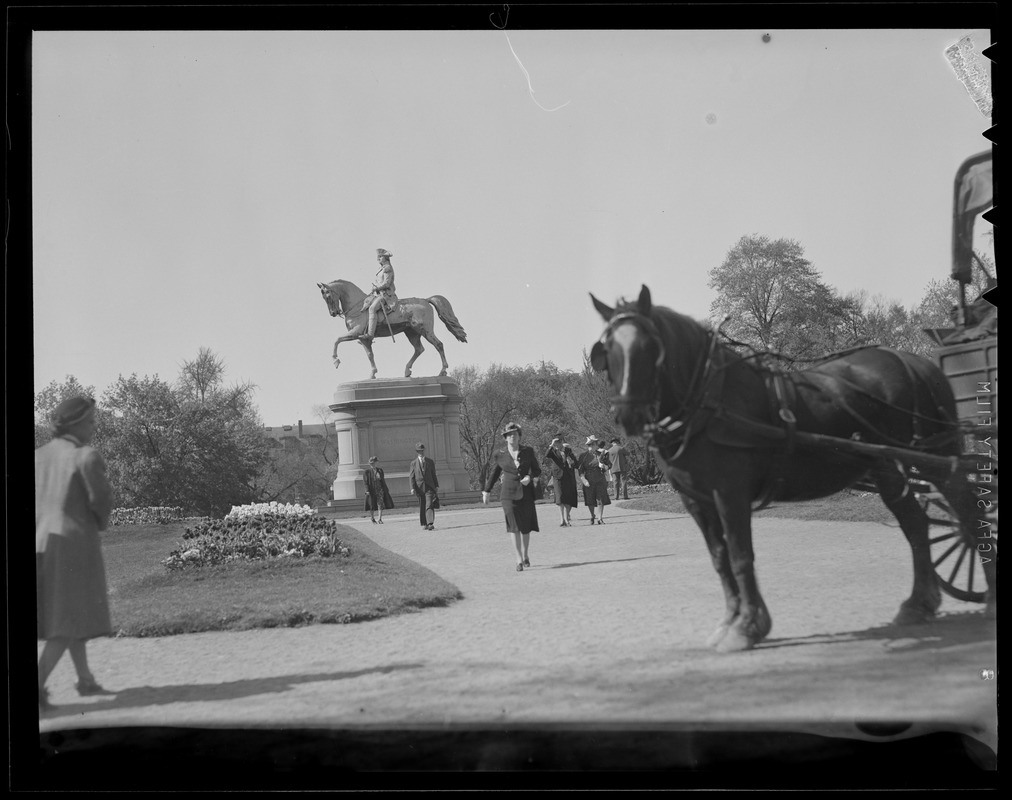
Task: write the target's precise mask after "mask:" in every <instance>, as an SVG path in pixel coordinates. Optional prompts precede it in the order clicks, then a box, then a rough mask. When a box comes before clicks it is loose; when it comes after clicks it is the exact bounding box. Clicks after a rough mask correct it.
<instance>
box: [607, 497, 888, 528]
mask: <svg viewBox="0 0 1012 800" xmlns="http://www.w3.org/2000/svg"><path fill="white" fill-rule="evenodd" d="M622 507H623V508H634V509H637V510H638V511H659V512H676V513H685V506H684V505H682V501H681V500H680V499H679V497H678V495H677V494H675V493H674V492H661V493H657V494H649V495H641V496H640V497H636V498H630V499H629V500H623V501H622ZM755 516H756V517H785V518H787V519H803V520H804V519H810V520H835V521H838V522H884V523H886V524H893V525H896V524H897V523H896V517H894V516H893V515H892V512H890V511H889V509H888V508H886V507H885V503H883V502H882V499H881V498H880V497H879V496H878V495H877V494H871V493H868V492H857V491H850V490H848V491H844V492H840V493H839V494H834V495H832V496H830V497H824V498H822V499H820V500H809V501H807V502H804V503H773V504H772V505H770V506H769V508H766V509H765V510H763V511H759V512H757V513H756V514H755Z"/></svg>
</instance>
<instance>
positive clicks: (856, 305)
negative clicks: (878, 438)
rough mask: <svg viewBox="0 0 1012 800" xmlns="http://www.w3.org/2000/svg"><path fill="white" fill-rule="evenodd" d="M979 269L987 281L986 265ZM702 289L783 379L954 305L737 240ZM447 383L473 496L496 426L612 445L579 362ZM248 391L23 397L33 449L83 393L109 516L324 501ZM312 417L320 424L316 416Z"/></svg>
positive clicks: (217, 375) (916, 348) (220, 388)
mask: <svg viewBox="0 0 1012 800" xmlns="http://www.w3.org/2000/svg"><path fill="white" fill-rule="evenodd" d="M979 258H980V263H982V264H983V265H984V266H985V268H987V269H989V270H990V271H991V273H992V275H993V273H994V264H993V262H991V261H990V260H989V259H988V258H987V257H986V256H983V257H979ZM708 277H709V285H710V287H711V288H712V289H714V290H715V292H716V298H715V299H714V300H713V303H712V305H711V308H710V312H711V314H710V323H711V324H714V325H718V324H719V325H720V326H721V330H722V332H723V333H724V334H725V335H726V337H727V338H728V339H729V340H731V341H733V342H735V343H737V346H738V347H741V348H751V349H753V350H756V351H768V352H773V353H777V354H780V355H781V356H783V357H784V359H785V361H784V363H785V364H786V365H787V367H788V368H790V367H791V365H792V364H793V363H794V362H797V363H800V364H803V362H804V360H805V359H810V358H815V357H817V356H820V355H823V354H825V353H828V352H832V351H836V350H842V349H846V348H849V347H854V346H859V345H864V344H884V345H888V346H891V347H895V348H897V349H900V350H907V351H910V352H914V353H920V354H922V355H927V356H930V355H931V351H932V349H933V348H934V344H933V343H932V341H931V340H930V339H929V337H928V336H927V335H926V334H925V333H924V332H923V329H925V328H944V327H949V326H951V324H952V319H951V312H952V308H953V305H954V303H955V302H956V288H955V284H954V282H953V281H951V280H949V279H947V278H944V277H943V278H937V279H934V280H931V281H929V282H928V284H927V287H926V289H925V292H924V295H923V297H922V299H921V301H920V302H919V303H918V304H917V305H916V306H914V307H912V308H905V307H904V306H903V305H902V304H900V303H897V302H894V301H891V300H888V299H885V298H882V297H881V296H878V295H871V294H869V293H868V292H866V291H858V292H852V293H850V294H846V295H841V294H840V293H838V292H837V291H836V290H835V289H833V288H832V287H831V286H829V285H827V284H826V283H825V282H824V281H823V280H822V277H821V275H820V274H819V272H818V270H816V269H815V267H814V265H813V264H812V263H811V262H810V261H809V260H808V259H806V258H805V255H804V250H803V248H802V247H801V245H800V244H798V243H797V242H795V241H792V240H789V239H777V240H772V239H770V238H769V237H766V236H760V235H757V234H753V235H750V236H744V237H742V238H741V239H740V240H739V241H738V242H737V243H736V244H735V245H734V246H733V247H732V248H731V249H730V250H729V252H728V254H727V257H726V258H725V259H724V261H723V263H721V264H720V265H719V266H717V267H714V268H713V269H711V270H710V271H709V274H708ZM992 284H993V278H992V277H991V276H989V275H987V274H986V273H981V274H979V275H976V276H975V282H974V284H973V285H972V286H971V287H969V289H970V290H969V292H968V299H970V300H972V299H974V298H975V297H976V296H978V295H980V294H981V293H983V291H985V290H986V289H987V288H990V286H991V285H992ZM725 317H726V318H727V320H726V321H724V318H725ZM451 374H452V377H453V378H454V379H455V380H456V381H457V383H458V385H459V387H460V393H461V398H462V403H461V413H460V441H461V451H462V457H463V460H464V464H465V467H466V469H467V471H468V473H469V475H470V476H471V486H472V488H474V489H478V488H480V487H481V486H483V485H484V483H485V481H486V480H487V478H488V475H489V473H490V470H491V463H492V458H493V456H494V454H495V453H496V451H497V450H498V449H499V448H500V447H502V430H503V427H504V426H505V425H506V423H508V422H516V423H517V424H519V425H520V426H521V427H522V428H523V431H524V434H523V442H524V443H525V444H527V445H530V446H532V447H534V448H535V450H537V451H538V453H539V454H541V455H543V454H544V452H545V450H546V449H547V447H548V445H549V443H550V442H551V440H552V438H553V437H554V436H555V435H556V434H557V433H561V434H562V435H563V437H564V439H565V441H566V442H567V443H569V444H570V445H571V446H572V447H573V448H574V450H577V451H579V450H580V449H582V448H583V447H584V442H585V439H586V437H588V436H594V437H597V438H601V439H605V440H610V439H612V438H620V439H623V436H622V433H621V431H619V430H618V429H617V427H616V425H615V422H614V420H613V418H612V415H611V412H610V409H609V406H610V403H609V397H610V395H611V387H610V386H609V385H608V382H607V379H606V378H605V376H604V375H602V374H600V373H596V372H595V371H594V370H593V368H592V367H591V366H590V362H589V358H588V355H587V352H586V351H584V353H583V366H582V368H581V369H580V370H578V371H572V370H561V369H559V368H558V367H557V366H556V365H555V364H553V363H551V362H542V363H540V364H537V365H533V366H532V365H528V366H523V367H520V366H507V365H503V364H491V365H489V366H487V367H485V368H480V367H477V366H471V365H465V366H461V367H458V368H456V369H455V370H453V372H452V373H451ZM255 391H256V386H255V385H254V384H252V383H250V382H240V383H233V384H227V383H226V382H225V363H224V361H223V360H222V358H221V357H219V356H218V355H216V354H215V353H214V352H212V351H211V350H210V349H208V348H201V349H200V351H199V353H198V354H197V356H196V358H194V359H193V360H190V361H184V362H183V364H182V366H181V368H180V371H179V375H178V376H177V378H176V380H175V381H174V382H172V383H169V382H166V381H163V380H161V379H160V378H159V377H158V376H157V375H155V376H153V377H152V376H143V377H138V376H137V375H130V376H129V377H123V376H120V377H119V378H118V379H117V380H116V382H115V383H114V384H113V385H112V386H110V387H108V388H107V389H106V390H105V391H104V393H103V394H102V396H101V397H97V396H96V394H95V390H94V387H90V386H83V385H81V384H80V382H78V380H77V379H76V378H74V377H73V376H68V377H67V379H66V380H65V381H63V382H62V383H58V382H56V381H53V382H51V383H50V384H49V385H48V386H46V387H44V388H43V389H41V390H40V391H39V392H37V393H36V395H35V446H36V447H39V446H41V445H42V444H44V443H45V442H46V441H48V439H49V438H50V436H51V434H50V432H49V428H48V424H47V419H48V415H49V413H50V412H51V411H52V410H53V409H54V408H55V407H56V406H57V405H58V404H59V403H60V402H61V401H62V400H63V399H64V398H66V397H69V396H71V395H75V394H83V395H88V396H91V397H95V399H96V400H97V401H98V431H97V433H96V437H95V440H94V444H95V446H96V447H98V448H99V449H100V451H101V452H102V453H103V455H104V456H105V459H106V461H107V463H108V465H109V473H110V475H109V477H110V480H111V482H112V485H113V488H114V490H115V492H116V497H117V502H118V504H119V505H120V506H122V507H134V506H176V507H182V508H184V509H186V510H187V511H189V512H192V513H195V514H201V515H208V516H219V515H222V514H224V513H227V512H228V510H229V509H230V508H231V507H232V506H233V505H242V504H246V503H252V502H264V501H270V500H277V501H279V502H300V503H309V504H320V503H323V502H325V501H326V500H327V499H329V498H330V497H331V485H332V483H333V480H334V478H335V477H336V474H337V455H338V453H337V443H336V436H335V435H334V433H333V426H332V425H325V426H324V429H325V430H326V431H327V433H326V435H324V436H322V437H316V438H305V439H300V440H296V439H294V438H293V439H292V440H290V441H288V442H287V443H284V442H279V441H277V440H274V439H271V438H270V437H269V436H267V435H266V433H265V431H264V426H263V422H262V421H261V419H260V415H259V411H258V409H257V408H256V405H255V403H254V394H255ZM316 412H317V414H318V415H319V417H320V421H321V422H324V423H326V422H328V415H329V409H327V408H326V407H325V406H319V407H317V408H316ZM623 442H624V444H625V446H626V448H627V451H628V453H629V463H630V469H631V472H630V478H631V480H632V481H633V482H634V483H639V484H649V483H657V482H659V481H660V480H661V474H660V472H659V470H658V469H657V466H656V465H655V464H654V463H653V461H652V459H651V457H650V455H649V452H648V451H647V449H646V447H645V446H644V444H643V443H642V442H641V441H640V440H638V439H636V440H630V441H625V440H624V439H623Z"/></svg>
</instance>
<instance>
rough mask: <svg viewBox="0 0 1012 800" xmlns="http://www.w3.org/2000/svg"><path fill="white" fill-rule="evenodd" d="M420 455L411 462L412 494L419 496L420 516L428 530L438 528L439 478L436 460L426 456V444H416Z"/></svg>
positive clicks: (416, 449) (409, 469) (409, 473)
mask: <svg viewBox="0 0 1012 800" xmlns="http://www.w3.org/2000/svg"><path fill="white" fill-rule="evenodd" d="M415 452H416V453H417V454H418V457H417V458H416V459H415V460H414V461H412V462H411V466H410V467H409V468H408V475H409V478H410V480H411V494H413V495H414V496H415V497H417V498H418V518H419V520H420V521H421V524H422V527H423V528H425V530H427V531H434V530H435V529H436V527H435V525H433V523H434V522H435V521H436V509H437V508H439V495H438V494H437V491H438V490H439V479H438V478H436V462H435V461H433V460H432V459H431V458H426V457H425V445H424V444H422V443H421V442H419V443H418V444H416V445H415Z"/></svg>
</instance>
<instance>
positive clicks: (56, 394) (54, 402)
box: [35, 375, 105, 447]
mask: <svg viewBox="0 0 1012 800" xmlns="http://www.w3.org/2000/svg"><path fill="white" fill-rule="evenodd" d="M81 396H83V397H95V387H94V386H83V385H82V384H81V382H80V381H79V380H78V379H77V378H75V377H74V376H73V375H68V376H67V377H66V378H65V379H64V381H63V383H57V382H56V381H50V382H49V385H48V386H46V387H44V388H43V389H42V391H40V392H38V393H37V394H36V395H35V446H36V447H41V446H42V445H44V444H45V443H46V442H48V441H49V440H50V439H52V438H53V432H52V430H51V429H50V427H49V415H50V414H52V413H53V411H54V410H55V409H56V407H57V406H58V405H59V404H60V403H62V402H63V401H64V400H66V399H67V398H68V397H81ZM99 412H101V409H99ZM104 428H105V426H104V425H103V424H102V416H101V413H100V414H99V426H98V429H97V430H96V432H95V439H94V440H93V441H94V444H95V446H96V447H97V446H99V445H100V444H101V441H102V434H103V432H104Z"/></svg>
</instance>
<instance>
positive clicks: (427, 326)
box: [316, 280, 467, 378]
mask: <svg viewBox="0 0 1012 800" xmlns="http://www.w3.org/2000/svg"><path fill="white" fill-rule="evenodd" d="M316 285H317V286H319V287H320V293H321V294H322V295H323V299H324V300H325V301H326V303H327V310H328V311H330V316H332V317H344V321H345V324H346V325H347V326H348V333H347V334H345V335H344V336H339V337H338V338H337V340H336V341H335V342H334V355H333V358H334V367H335V368H337V367H339V366H340V365H341V359H339V358H338V357H337V346H338V345H339V344H341V342H350V341H353V340H355V339H359V341H360V342H361V344H362V346H363V347H365V351H366V353H367V354H368V355H369V364H370V365H371V366H372V375H371V376H370V377H373V378H375V377H376V360H375V359H374V358H373V354H372V342H371V341H370V340H369V339H361V338H360V337H361V336H362V334H363V333H365V332H366V328H367V325H368V322H369V312H368V311H363V310H362V302H363V301H364V300H365V292H363V291H362V290H361V289H359V288H358V287H357V286H356V285H355V284H354V283H352V282H351V281H342V280H337V281H332V282H331V283H318V284H316ZM433 308H435V309H436V313H437V314H439V318H440V319H441V320H442V321H443V324H444V325H446V327H447V329H448V330H449V331H450V333H452V334H453V335H454V336H455V337H456V338H457V340H458V341H461V342H466V341H467V334H466V333H465V332H464V329H463V328H462V327H461V326H460V323H459V322H458V321H457V317H456V316H455V315H454V313H453V308H452V307H451V306H450V301H449V300H447V299H446V298H445V297H443V296H442V295H439V294H434V295H433V296H432V297H429V298H426V299H422V298H420V297H407V298H402V299H401V300H399V301H398V303H397V308H396V309H395V310H394V311H392V312H390V313H389V315H387V314H384V313H383V312H382V311H380V315H379V320H378V322H377V325H376V336H377V337H379V336H390V337H391V338H392V337H394V336H395V335H397V334H398V333H401V332H403V333H404V335H405V336H407V337H408V341H409V342H411V345H412V346H413V347H414V348H415V354H414V355H413V356H411V360H410V361H408V363H407V366H405V367H404V377H405V378H410V377H411V365H412V364H414V363H415V360H416V359H417V358H418V356H420V355H421V354H422V350H424V349H425V348H423V347H422V339H423V338H424V339H425V340H426V341H427V342H429V344H431V345H433V346H434V347H435V348H436V350H438V351H439V357H440V359H442V362H443V369H442V371H441V372H440V373H439V374H440V375H445V374H446V370H447V369H449V366H450V365H449V364H447V363H446V355H445V354H444V353H443V343H442V342H441V341H439V339H438V338H437V337H436V334H435V332H434V331H433V324H434V320H433V317H432V309H433Z"/></svg>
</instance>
